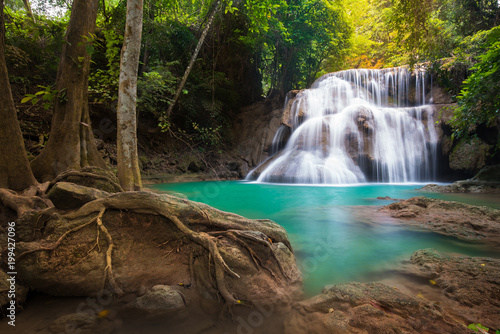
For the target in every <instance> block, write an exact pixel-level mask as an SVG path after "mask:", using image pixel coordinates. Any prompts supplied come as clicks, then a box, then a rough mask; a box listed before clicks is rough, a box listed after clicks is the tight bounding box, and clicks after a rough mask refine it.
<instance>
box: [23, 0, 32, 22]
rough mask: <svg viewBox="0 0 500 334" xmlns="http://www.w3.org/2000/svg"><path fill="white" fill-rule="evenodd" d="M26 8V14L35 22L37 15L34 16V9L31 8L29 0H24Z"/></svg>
mask: <svg viewBox="0 0 500 334" xmlns="http://www.w3.org/2000/svg"><path fill="white" fill-rule="evenodd" d="M23 3H24V9H26V15H28V17H29V18H30V19H32V20H33V22H35V17H34V16H33V11H32V10H31V5H30V2H29V0H23Z"/></svg>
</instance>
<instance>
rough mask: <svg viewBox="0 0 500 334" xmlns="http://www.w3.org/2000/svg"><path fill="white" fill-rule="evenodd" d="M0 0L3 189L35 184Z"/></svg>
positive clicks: (0, 0) (0, 161) (0, 170)
mask: <svg viewBox="0 0 500 334" xmlns="http://www.w3.org/2000/svg"><path fill="white" fill-rule="evenodd" d="M3 7H4V4H3V0H0V119H1V120H2V123H1V124H2V125H1V127H0V188H10V189H14V190H23V189H26V188H28V187H30V186H32V185H35V184H36V180H35V177H34V176H33V173H32V172H31V168H30V164H29V161H28V157H27V155H26V150H25V148H24V141H23V135H22V133H21V128H20V127H19V122H18V121H17V113H16V107H15V105H14V100H13V99H12V91H11V89H10V82H9V75H8V72H7V65H6V63H5V46H4V43H5V25H4V18H3Z"/></svg>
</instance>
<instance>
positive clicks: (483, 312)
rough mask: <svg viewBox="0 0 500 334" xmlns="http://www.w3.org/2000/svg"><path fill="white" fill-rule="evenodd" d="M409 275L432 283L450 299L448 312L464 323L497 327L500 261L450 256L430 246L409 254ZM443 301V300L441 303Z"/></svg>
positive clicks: (498, 321)
mask: <svg viewBox="0 0 500 334" xmlns="http://www.w3.org/2000/svg"><path fill="white" fill-rule="evenodd" d="M411 263H412V264H414V265H415V266H416V269H415V270H414V271H412V272H411V274H413V275H416V276H419V277H421V278H423V279H425V280H428V281H430V282H432V285H433V286H434V287H435V288H437V289H439V290H441V294H442V295H444V296H445V297H446V298H447V299H449V300H450V302H448V303H447V305H446V309H447V311H448V312H449V313H450V314H452V315H454V316H455V317H459V318H461V319H464V322H465V323H466V324H471V323H481V324H482V325H484V326H486V327H488V328H494V329H500V313H499V312H498V310H499V309H500V260H499V259H492V258H482V257H466V256H450V255H447V254H444V253H441V252H438V251H436V250H433V249H424V250H419V251H416V252H415V253H413V255H412V256H411ZM443 303H444V302H443Z"/></svg>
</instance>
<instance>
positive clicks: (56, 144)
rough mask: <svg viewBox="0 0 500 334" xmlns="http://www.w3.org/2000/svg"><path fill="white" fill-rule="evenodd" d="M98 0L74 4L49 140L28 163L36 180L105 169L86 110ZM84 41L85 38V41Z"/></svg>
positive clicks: (84, 0)
mask: <svg viewBox="0 0 500 334" xmlns="http://www.w3.org/2000/svg"><path fill="white" fill-rule="evenodd" d="M98 2H99V0H74V1H73V7H72V9H71V17H70V20H69V24H68V30H67V32H66V38H65V40H66V43H64V46H63V51H62V56H61V62H60V64H59V68H58V73H57V80H56V89H57V90H58V91H59V93H58V96H57V98H56V100H55V107H54V115H53V117H52V127H51V130H50V135H49V140H48V142H47V144H46V146H45V148H44V149H43V150H42V152H41V153H40V155H39V156H38V157H36V158H35V159H34V160H33V161H32V162H31V168H32V169H33V173H34V174H35V177H36V178H37V179H38V180H39V181H41V182H45V181H49V180H52V179H53V178H54V177H55V176H56V175H58V174H60V173H61V172H64V171H65V170H67V169H80V168H82V167H85V166H97V167H102V168H106V164H105V163H104V160H103V159H102V157H101V155H100V154H99V151H98V150H97V146H96V144H95V141H94V134H93V132H92V126H91V124H90V117H89V108H88V81H89V70H90V54H89V53H88V52H87V48H86V46H87V45H88V44H89V43H91V41H89V40H88V39H87V38H90V39H91V35H90V34H91V33H93V32H94V29H95V23H96V18H97V7H98ZM83 36H85V37H87V38H85V37H83Z"/></svg>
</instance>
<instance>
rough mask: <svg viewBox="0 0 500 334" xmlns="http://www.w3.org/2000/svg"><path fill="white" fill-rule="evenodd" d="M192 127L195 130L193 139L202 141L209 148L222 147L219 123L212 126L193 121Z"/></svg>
mask: <svg viewBox="0 0 500 334" xmlns="http://www.w3.org/2000/svg"><path fill="white" fill-rule="evenodd" d="M193 129H194V130H195V132H196V136H195V141H199V142H201V143H203V144H204V146H206V147H208V148H211V149H220V148H221V147H222V138H221V135H220V131H221V129H222V126H221V125H219V126H217V127H215V128H212V127H203V126H200V125H199V124H198V123H193Z"/></svg>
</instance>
